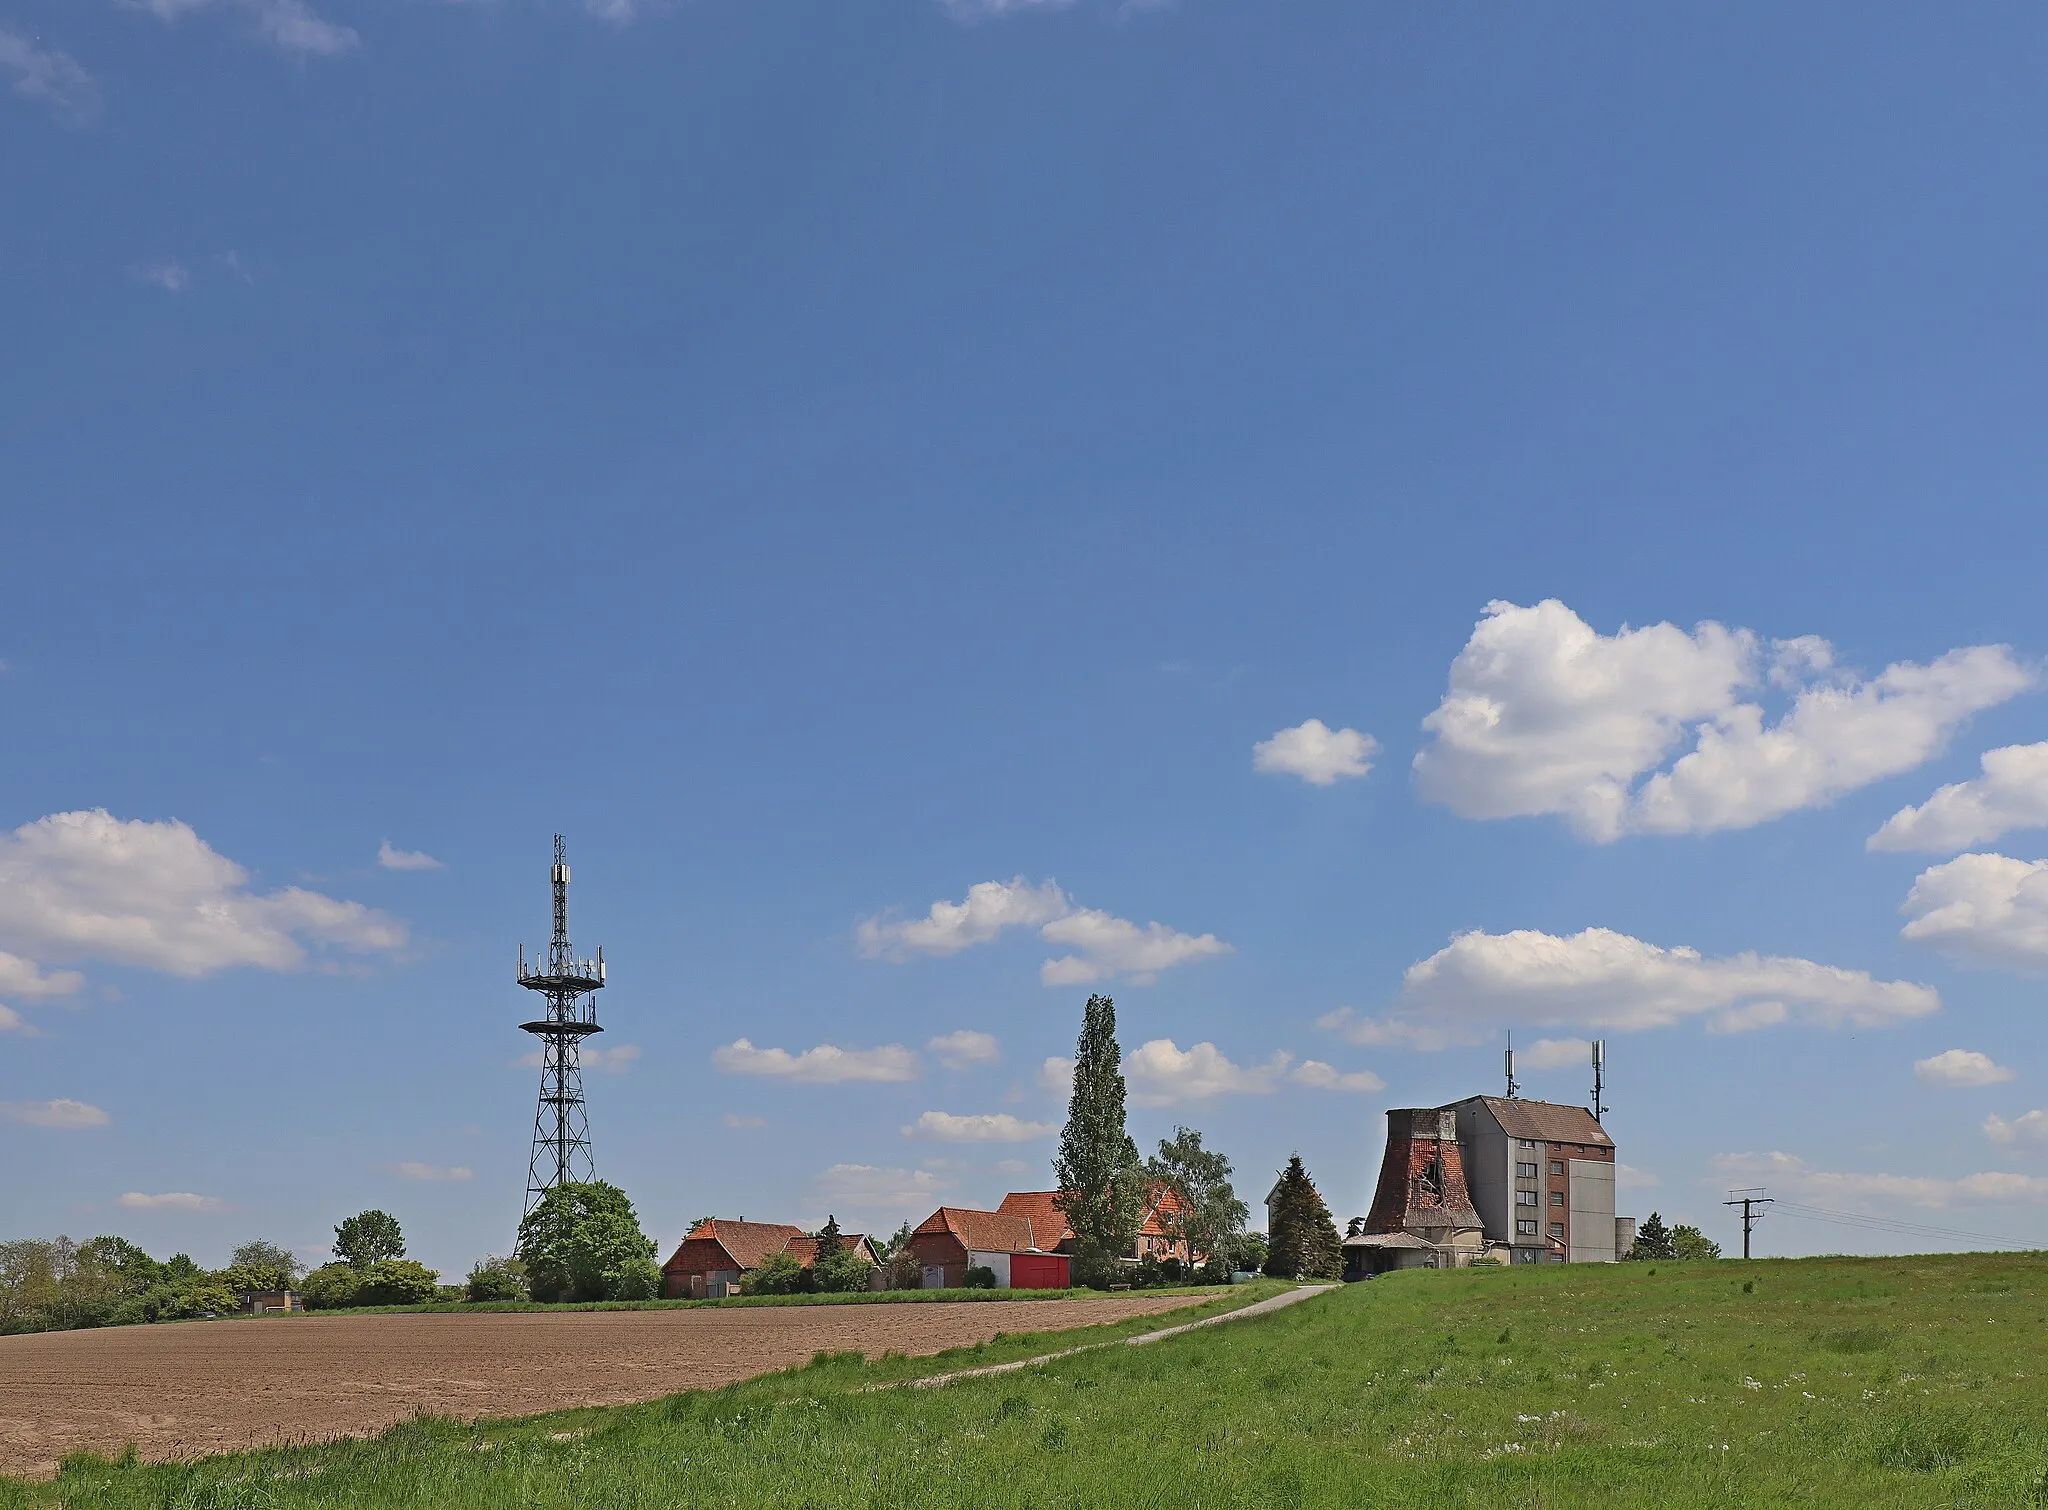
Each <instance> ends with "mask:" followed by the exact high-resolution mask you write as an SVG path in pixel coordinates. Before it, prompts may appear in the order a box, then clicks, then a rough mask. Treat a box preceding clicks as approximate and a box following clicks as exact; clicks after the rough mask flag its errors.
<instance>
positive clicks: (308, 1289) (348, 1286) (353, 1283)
mask: <svg viewBox="0 0 2048 1510" xmlns="http://www.w3.org/2000/svg"><path fill="white" fill-rule="evenodd" d="M361 1285H362V1278H361V1276H360V1275H358V1274H357V1273H356V1271H355V1270H354V1269H351V1268H350V1267H349V1266H348V1265H347V1264H327V1265H324V1266H323V1267H321V1268H318V1269H315V1270H314V1271H313V1272H312V1273H311V1274H308V1275H307V1276H306V1277H305V1278H304V1279H303V1280H301V1281H300V1282H299V1294H300V1296H301V1297H302V1298H303V1299H304V1300H305V1302H306V1309H307V1310H309V1311H336V1310H340V1309H341V1308H342V1307H343V1306H352V1305H354V1304H355V1303H356V1291H357V1290H358V1289H359V1288H361Z"/></svg>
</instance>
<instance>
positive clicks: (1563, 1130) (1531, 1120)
mask: <svg viewBox="0 0 2048 1510" xmlns="http://www.w3.org/2000/svg"><path fill="white" fill-rule="evenodd" d="M1472 1099H1473V1100H1475V1101H1479V1102H1482V1103H1484V1104H1485V1107H1486V1109H1487V1110H1488V1111H1490V1112H1492V1113H1493V1119H1494V1121H1496V1122H1498V1123H1499V1124H1500V1126H1501V1131H1502V1132H1504V1133H1506V1134H1507V1135H1508V1136H1509V1137H1511V1138H1535V1139H1537V1140H1538V1141H1539V1142H1543V1143H1584V1144H1587V1145H1588V1146H1590V1147H1593V1148H1612V1147H1613V1146H1614V1140H1613V1139H1612V1138H1610V1137H1608V1136H1607V1134H1606V1132H1605V1131H1604V1130H1602V1128H1601V1126H1600V1124H1599V1123H1598V1122H1596V1121H1594V1120H1593V1114H1592V1113H1591V1112H1589V1111H1587V1110H1586V1109H1585V1108H1584V1107H1583V1106H1562V1105H1560V1104H1559V1103H1557V1102H1555V1101H1523V1100H1521V1099H1520V1098H1517V1099H1515V1100H1513V1101H1509V1100H1507V1099H1506V1098H1505V1097H1501V1096H1475V1097H1473V1098H1472Z"/></svg>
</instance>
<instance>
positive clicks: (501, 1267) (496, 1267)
mask: <svg viewBox="0 0 2048 1510" xmlns="http://www.w3.org/2000/svg"><path fill="white" fill-rule="evenodd" d="M463 1288H464V1292H465V1293H466V1294H467V1296H468V1297H469V1299H471V1300H473V1301H477V1302H479V1303H481V1302H484V1301H490V1300H524V1299H526V1265H525V1264H522V1263H521V1262H520V1261H519V1260H518V1259H516V1258H504V1257H501V1256H499V1255H498V1254H496V1253H487V1254H485V1255H484V1256H483V1257H482V1258H480V1259H478V1260H477V1261H476V1262H475V1263H474V1264H473V1265H471V1266H470V1270H469V1283H468V1284H467V1285H465V1286H464V1287H463Z"/></svg>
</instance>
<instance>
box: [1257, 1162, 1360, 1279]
mask: <svg viewBox="0 0 2048 1510" xmlns="http://www.w3.org/2000/svg"><path fill="white" fill-rule="evenodd" d="M1272 1227H1273V1230H1272V1231H1271V1232H1269V1233H1267V1234H1266V1237H1267V1249H1266V1272H1267V1273H1268V1274H1270V1275H1272V1276H1273V1277H1274V1278H1275V1279H1335V1278H1336V1277H1337V1276H1338V1274H1339V1273H1341V1272H1342V1270H1343V1267H1344V1245H1343V1242H1342V1241H1341V1240H1340V1239H1339V1238H1338V1236H1337V1224H1336V1222H1334V1221H1333V1220H1331V1218H1330V1208H1329V1207H1328V1206H1326V1205H1324V1204H1323V1198H1322V1196H1321V1194H1319V1193H1318V1192H1317V1190H1316V1187H1315V1183H1314V1182H1313V1181H1312V1180H1310V1179H1309V1177H1308V1171H1307V1170H1306V1169H1304V1168H1303V1167H1302V1164H1301V1155H1300V1154H1296V1155H1295V1156H1294V1157H1293V1158H1291V1159H1289V1160H1288V1161H1287V1168H1286V1170H1285V1171H1283V1172H1282V1174H1281V1176H1280V1188H1279V1189H1278V1190H1277V1191H1275V1192H1274V1199H1273V1218H1272Z"/></svg>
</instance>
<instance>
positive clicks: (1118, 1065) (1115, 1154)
mask: <svg viewBox="0 0 2048 1510" xmlns="http://www.w3.org/2000/svg"><path fill="white" fill-rule="evenodd" d="M1053 1173H1054V1174H1055V1175H1056V1176H1057V1178H1058V1180H1059V1186H1060V1193H1059V1195H1058V1196H1056V1197H1055V1198H1054V1202H1053V1203H1054V1204H1055V1205H1056V1206H1058V1207H1059V1209H1060V1211H1061V1213H1062V1214H1064V1215H1065V1217H1066V1219H1067V1225H1068V1226H1069V1227H1071V1228H1073V1229H1074V1248H1075V1253H1074V1268H1075V1270H1076V1277H1077V1278H1079V1279H1081V1280H1082V1281H1083V1282H1084V1283H1089V1284H1100V1283H1105V1282H1106V1281H1107V1280H1108V1277H1109V1275H1110V1274H1111V1273H1112V1272H1113V1270H1114V1268H1115V1264H1116V1261H1117V1260H1118V1259H1119V1258H1123V1257H1125V1256H1127V1255H1128V1254H1129V1253H1130V1252H1131V1250H1132V1249H1133V1248H1134V1247H1136V1246H1137V1241H1138V1223H1139V1221H1140V1219H1141V1216H1142V1213H1143V1208H1144V1196H1145V1174H1144V1167H1143V1166H1142V1165H1141V1164H1140V1163H1139V1161H1138V1145H1137V1144H1135V1143H1133V1142H1132V1141H1131V1135H1130V1133H1129V1132H1128V1131H1126V1130H1125V1128H1124V1073H1123V1050H1122V1049H1121V1048H1119V1047H1118V1046H1117V1041H1116V1003H1115V1002H1114V1001H1112V1000H1111V999H1110V998H1109V997H1107V996H1091V997H1089V998H1088V1006H1087V1009H1086V1010H1085V1011H1084V1013H1083V1014H1082V1018H1081V1037H1080V1041H1079V1042H1078V1043H1076V1044H1075V1046H1074V1092H1073V1095H1072V1097H1071V1098H1070V1099H1069V1100H1068V1102H1067V1124H1066V1126H1065V1127H1064V1128H1062V1129H1061V1130H1060V1150H1059V1154H1058V1156H1057V1157H1056V1158H1055V1159H1054V1160H1053Z"/></svg>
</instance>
